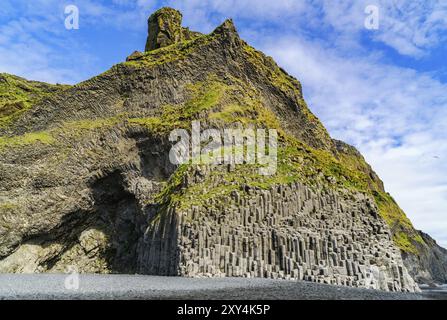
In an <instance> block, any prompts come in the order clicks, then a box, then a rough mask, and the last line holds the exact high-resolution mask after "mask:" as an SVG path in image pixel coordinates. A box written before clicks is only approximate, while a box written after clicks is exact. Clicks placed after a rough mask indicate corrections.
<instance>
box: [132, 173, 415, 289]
mask: <svg viewBox="0 0 447 320" xmlns="http://www.w3.org/2000/svg"><path fill="white" fill-rule="evenodd" d="M215 183H216V184H218V183H219V181H216V182H215ZM142 245H143V247H144V249H143V250H141V252H142V253H143V254H142V255H141V256H140V257H139V263H138V266H139V267H138V268H139V270H138V271H139V272H141V273H149V274H163V275H181V276H201V277H214V276H218V277H220V276H232V277H264V278H274V279H277V278H281V279H295V280H307V281H313V282H319V283H327V284H337V285H349V286H357V287H368V288H374V289H381V290H389V291H410V292H412V291H414V290H417V286H416V284H415V282H414V281H413V279H412V278H411V277H410V276H409V274H408V272H407V270H406V268H405V267H404V265H403V262H402V258H401V256H400V252H399V250H398V249H397V248H396V246H395V245H394V244H393V242H392V238H391V233H390V230H389V228H388V226H387V225H386V224H385V223H384V221H383V220H381V219H380V217H379V214H378V211H377V208H376V207H375V205H374V202H373V201H372V200H371V199H370V198H368V197H366V196H365V195H363V194H347V193H344V194H342V193H339V192H335V191H330V190H327V191H324V190H312V189H310V188H308V187H306V186H304V185H302V184H300V183H294V184H291V185H278V186H273V187H272V188H271V189H269V190H259V189H250V190H248V191H247V192H246V193H245V192H237V191H234V192H232V194H231V195H230V196H227V197H224V198H222V199H219V200H218V201H216V200H214V199H211V200H210V201H208V202H207V203H206V204H204V205H203V206H193V207H191V208H189V209H187V210H177V209H176V207H171V208H169V209H167V211H166V212H165V213H163V214H162V216H161V217H153V218H152V219H151V220H149V227H148V230H147V231H146V233H145V235H144V239H143V243H142Z"/></svg>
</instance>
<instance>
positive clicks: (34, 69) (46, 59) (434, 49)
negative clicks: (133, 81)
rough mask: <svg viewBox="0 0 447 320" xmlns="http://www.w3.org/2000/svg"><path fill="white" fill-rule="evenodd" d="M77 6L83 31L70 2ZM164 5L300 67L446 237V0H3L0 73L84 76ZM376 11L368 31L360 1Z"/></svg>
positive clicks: (309, 90) (404, 198)
mask: <svg viewBox="0 0 447 320" xmlns="http://www.w3.org/2000/svg"><path fill="white" fill-rule="evenodd" d="M70 4H74V5H76V6H77V7H78V8H79V14H80V21H79V29H78V30H67V29H66V28H65V25H64V20H65V17H66V16H65V14H64V9H65V7H66V6H67V5H70ZM164 5H169V6H172V7H174V8H177V9H180V10H181V11H182V12H183V14H184V25H185V26H189V27H191V28H192V29H194V30H197V31H201V32H205V33H207V32H210V31H212V30H213V29H214V28H215V27H216V26H218V25H219V24H220V23H221V22H222V21H223V20H224V19H225V18H229V17H231V18H233V19H234V20H235V23H236V26H237V28H238V30H239V32H240V34H241V36H242V37H243V38H244V39H245V40H246V41H248V42H249V43H250V44H252V45H253V46H255V47H257V48H258V49H261V50H263V51H264V52H266V53H267V54H269V55H271V56H273V57H274V59H275V60H276V61H277V62H278V63H279V64H280V65H281V66H283V67H284V68H285V69H286V70H287V71H288V72H289V73H291V74H293V75H295V76H296V77H297V78H298V79H300V81H301V82H302V84H303V90H304V94H305V97H306V100H307V101H308V104H309V105H310V107H311V109H312V111H313V112H314V113H316V115H317V116H318V117H320V119H321V120H322V121H323V123H324V124H325V126H326V127H327V128H328V129H329V131H330V133H331V135H332V136H333V137H335V138H338V139H342V140H345V141H347V142H349V143H351V144H353V145H355V146H356V147H357V148H358V149H360V151H361V152H362V153H363V154H364V155H365V157H366V159H367V160H368V162H370V163H371V164H372V166H373V168H374V169H375V170H376V171H377V172H378V173H379V175H380V176H381V178H382V179H383V180H384V182H385V186H386V189H387V190H388V191H389V192H390V193H391V194H392V195H393V196H394V197H395V198H396V200H397V201H398V202H399V204H400V205H401V207H402V208H403V209H404V210H405V211H406V213H407V215H408V216H409V217H410V218H411V219H412V221H413V222H414V225H415V226H416V227H417V228H419V229H422V230H423V231H425V232H428V233H430V234H431V235H432V236H433V237H434V238H435V239H436V240H438V242H439V243H441V244H442V245H443V246H445V247H447V232H446V231H447V161H446V160H447V64H446V63H445V61H446V58H445V57H447V45H446V43H447V42H446V40H447V2H446V1H444V0H432V1H411V0H376V1H373V0H365V1H363V0H339V1H334V0H302V1H299V0H276V1H271V0H245V1H244V0H239V1H236V0H200V1H199V0H187V1H173V0H172V1H150V0H109V1H105V0H102V1H101V0H100V1H93V0H71V1H59V0H35V1H28V0H2V5H1V6H0V72H8V73H13V74H17V75H20V76H24V77H26V78H29V79H34V80H41V81H48V82H52V83H56V82H59V83H77V82H79V81H82V80H85V79H88V78H90V77H92V76H94V75H97V74H99V73H101V72H103V71H105V70H107V69H108V68H110V67H111V66H112V65H113V64H116V63H119V62H121V61H123V60H125V58H126V56H127V55H129V54H130V53H132V52H133V51H134V50H143V48H144V44H145V40H146V36H147V26H146V20H147V17H148V15H149V14H150V13H151V12H153V11H154V10H156V9H157V8H159V7H161V6H164ZM368 5H375V6H376V7H377V8H378V9H379V28H378V30H368V29H366V28H365V25H364V21H365V18H366V17H367V14H365V8H366V7H367V6H368Z"/></svg>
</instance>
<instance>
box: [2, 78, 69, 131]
mask: <svg viewBox="0 0 447 320" xmlns="http://www.w3.org/2000/svg"><path fill="white" fill-rule="evenodd" d="M68 87H69V86H65V85H51V84H47V83H42V82H37V81H28V80H26V79H23V78H20V77H17V76H13V75H9V74H5V73H1V74H0V127H6V126H9V125H10V124H12V123H13V122H14V121H15V120H16V119H17V118H18V117H19V116H20V115H21V114H22V113H24V112H26V111H27V110H29V109H31V108H32V106H33V105H34V104H36V103H37V102H38V101H40V100H42V99H44V98H47V97H49V96H51V95H52V94H54V93H56V92H59V91H62V90H65V89H66V88H68Z"/></svg>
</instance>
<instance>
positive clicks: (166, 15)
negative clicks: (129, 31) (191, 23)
mask: <svg viewBox="0 0 447 320" xmlns="http://www.w3.org/2000/svg"><path fill="white" fill-rule="evenodd" d="M182 19H183V16H182V14H181V12H180V11H178V10H176V9H173V8H169V7H163V8H161V9H159V10H157V11H155V12H154V13H153V14H152V15H151V16H150V17H149V20H148V37H147V41H146V49H145V50H146V51H152V50H155V49H158V48H162V47H166V46H169V45H171V44H174V43H177V42H181V41H183V40H190V39H192V38H194V37H196V36H198V35H200V33H198V32H194V31H190V30H189V28H184V27H182Z"/></svg>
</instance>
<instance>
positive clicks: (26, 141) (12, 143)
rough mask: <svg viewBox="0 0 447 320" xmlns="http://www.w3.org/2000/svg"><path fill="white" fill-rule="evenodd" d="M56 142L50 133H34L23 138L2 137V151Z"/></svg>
mask: <svg viewBox="0 0 447 320" xmlns="http://www.w3.org/2000/svg"><path fill="white" fill-rule="evenodd" d="M54 141H55V140H54V138H53V136H52V135H51V134H50V133H48V132H32V133H27V134H24V135H21V136H14V137H0V151H2V150H4V149H6V148H16V147H23V146H27V145H33V144H36V143H41V144H51V143H53V142H54Z"/></svg>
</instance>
